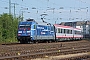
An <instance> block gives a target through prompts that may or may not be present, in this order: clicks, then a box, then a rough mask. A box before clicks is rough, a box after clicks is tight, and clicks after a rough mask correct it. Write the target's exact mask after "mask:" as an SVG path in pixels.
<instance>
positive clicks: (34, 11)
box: [0, 0, 90, 24]
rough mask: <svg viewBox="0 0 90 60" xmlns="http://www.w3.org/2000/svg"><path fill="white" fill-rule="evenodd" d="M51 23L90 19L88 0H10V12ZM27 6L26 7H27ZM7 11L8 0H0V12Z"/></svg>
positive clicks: (89, 1)
mask: <svg viewBox="0 0 90 60" xmlns="http://www.w3.org/2000/svg"><path fill="white" fill-rule="evenodd" d="M13 3H15V15H16V16H17V17H18V16H21V15H22V11H23V17H24V21H25V20H26V19H28V18H33V19H34V20H36V21H42V20H41V18H44V20H45V21H46V22H49V23H51V24H55V23H57V24H58V23H61V22H73V21H86V20H90V0H11V14H12V15H14V4H13ZM27 8H28V9H27ZM3 13H9V0H0V14H3Z"/></svg>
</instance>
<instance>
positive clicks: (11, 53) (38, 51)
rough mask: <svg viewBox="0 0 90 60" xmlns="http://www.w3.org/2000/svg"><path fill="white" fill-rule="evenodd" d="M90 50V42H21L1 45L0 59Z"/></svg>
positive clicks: (29, 57) (28, 57)
mask: <svg viewBox="0 0 90 60" xmlns="http://www.w3.org/2000/svg"><path fill="white" fill-rule="evenodd" d="M86 52H90V42H87V41H78V42H68V43H66V42H65V43H62V46H61V43H48V44H42V43H41V44H24V45H23V44H20V45H2V46H0V60H4V59H6V60H8V59H13V60H15V59H18V60H19V58H22V59H33V58H39V57H45V56H57V55H67V54H75V53H86Z"/></svg>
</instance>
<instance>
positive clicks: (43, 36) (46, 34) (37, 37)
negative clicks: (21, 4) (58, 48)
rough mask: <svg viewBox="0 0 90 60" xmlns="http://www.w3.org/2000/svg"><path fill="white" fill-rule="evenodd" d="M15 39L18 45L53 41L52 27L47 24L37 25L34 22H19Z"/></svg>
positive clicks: (53, 30)
mask: <svg viewBox="0 0 90 60" xmlns="http://www.w3.org/2000/svg"><path fill="white" fill-rule="evenodd" d="M17 35H18V36H17V39H18V41H20V43H28V42H35V43H36V42H39V41H48V42H51V41H55V37H56V36H55V29H54V26H53V25H51V24H47V23H43V22H42V23H40V24H39V23H37V22H35V20H29V21H25V22H20V23H19V25H18V33H17Z"/></svg>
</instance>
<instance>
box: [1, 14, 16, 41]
mask: <svg viewBox="0 0 90 60" xmlns="http://www.w3.org/2000/svg"><path fill="white" fill-rule="evenodd" d="M17 27H18V18H13V15H8V14H2V15H0V42H13V41H14V42H15V41H16V38H15V37H16V34H17Z"/></svg>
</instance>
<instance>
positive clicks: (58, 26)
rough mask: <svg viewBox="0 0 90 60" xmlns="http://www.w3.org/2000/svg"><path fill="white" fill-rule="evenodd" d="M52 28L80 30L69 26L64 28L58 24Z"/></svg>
mask: <svg viewBox="0 0 90 60" xmlns="http://www.w3.org/2000/svg"><path fill="white" fill-rule="evenodd" d="M54 26H55V27H57V28H63V29H74V30H81V29H79V28H74V27H71V26H64V25H59V24H54Z"/></svg>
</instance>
